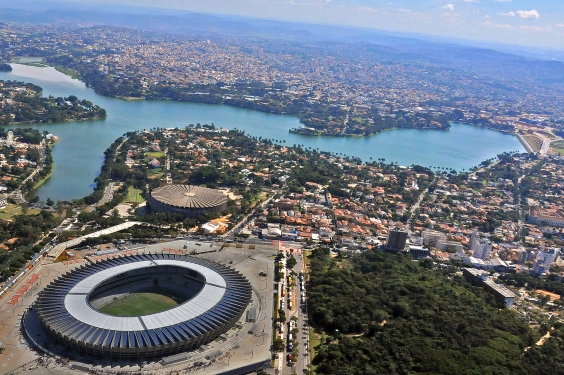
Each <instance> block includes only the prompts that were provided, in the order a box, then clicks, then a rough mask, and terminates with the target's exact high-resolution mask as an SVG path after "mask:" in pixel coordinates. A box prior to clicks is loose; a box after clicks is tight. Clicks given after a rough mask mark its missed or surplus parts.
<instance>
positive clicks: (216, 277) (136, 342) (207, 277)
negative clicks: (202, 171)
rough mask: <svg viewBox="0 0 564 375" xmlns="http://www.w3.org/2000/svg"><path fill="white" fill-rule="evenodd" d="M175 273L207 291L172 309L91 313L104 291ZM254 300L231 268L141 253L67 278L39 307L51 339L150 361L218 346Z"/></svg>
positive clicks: (48, 289) (44, 295) (102, 353)
mask: <svg viewBox="0 0 564 375" xmlns="http://www.w3.org/2000/svg"><path fill="white" fill-rule="evenodd" d="M159 268H160V270H159ZM157 271H158V272H157ZM173 272H176V273H178V274H179V275H181V276H182V277H184V278H185V279H186V280H189V281H190V280H192V281H196V282H198V281H201V282H202V284H203V285H202V286H201V287H198V288H200V289H197V290H196V291H195V294H194V296H192V298H191V299H189V300H188V301H186V302H185V303H182V304H180V305H178V306H176V307H174V308H172V309H169V310H166V311H162V312H159V313H155V314H151V315H143V316H134V317H116V316H111V315H107V314H103V313H101V312H99V311H97V310H96V309H95V308H94V307H93V306H91V303H90V300H91V295H92V294H93V293H94V294H98V295H103V294H104V290H105V291H109V290H112V288H116V287H119V288H122V289H123V288H124V285H126V286H127V285H133V286H134V285H138V284H139V283H143V282H144V281H143V280H145V279H147V278H148V279H151V278H154V275H155V274H158V275H161V276H162V275H166V276H170V275H171V274H172V273H173ZM183 273H185V274H183ZM151 282H154V280H152V281H151ZM187 283H188V281H187ZM100 291H102V292H100ZM251 294H252V288H251V285H250V284H249V282H248V281H247V279H246V278H245V277H244V276H242V275H241V274H240V273H239V272H237V271H235V270H233V269H231V268H228V267H224V266H222V265H219V264H216V263H212V262H208V261H205V260H202V259H197V258H192V257H189V256H180V255H166V254H149V255H147V254H141V255H133V256H127V257H121V258H114V259H111V260H107V261H102V262H97V263H95V264H93V265H89V266H85V267H81V268H79V269H77V270H75V271H73V272H70V273H67V274H65V275H62V276H61V277H59V278H58V279H56V280H55V281H53V282H51V283H50V284H49V285H48V286H47V287H46V288H45V289H44V290H43V291H42V292H41V293H40V294H39V297H38V299H37V301H36V303H35V304H34V307H35V309H36V311H37V315H38V316H39V319H40V322H41V324H42V326H43V328H44V329H45V330H46V332H48V333H49V334H50V335H51V336H53V337H54V338H56V339H57V341H58V342H60V343H61V344H63V345H65V346H67V347H70V348H73V349H77V350H78V351H79V352H80V353H85V354H90V355H94V356H97V357H104V358H111V359H112V360H119V359H137V358H149V359H150V358H155V357H157V358H158V357H162V356H167V355H172V354H176V353H180V352H183V351H187V350H190V349H195V348H198V347H199V346H201V345H204V344H206V343H208V342H210V341H213V340H215V339H216V338H218V337H219V336H220V335H222V334H223V333H225V332H227V331H228V330H229V329H231V328H232V327H233V326H234V325H235V324H236V323H237V321H238V320H239V319H240V318H241V316H242V314H243V313H244V311H245V310H246V307H247V306H248V304H249V302H250V300H251Z"/></svg>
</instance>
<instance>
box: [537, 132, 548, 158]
mask: <svg viewBox="0 0 564 375" xmlns="http://www.w3.org/2000/svg"><path fill="white" fill-rule="evenodd" d="M534 134H535V135H536V136H537V137H539V138H540V139H541V140H542V146H541V148H540V150H539V155H540V156H547V155H548V149H549V148H550V142H551V141H550V138H548V137H547V136H546V135H544V134H541V133H538V132H535V133H534Z"/></svg>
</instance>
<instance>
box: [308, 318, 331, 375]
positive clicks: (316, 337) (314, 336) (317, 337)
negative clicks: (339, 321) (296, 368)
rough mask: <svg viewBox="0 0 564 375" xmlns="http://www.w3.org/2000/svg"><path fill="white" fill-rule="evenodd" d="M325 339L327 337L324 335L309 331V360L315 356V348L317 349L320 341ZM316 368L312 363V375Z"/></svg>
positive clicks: (311, 329)
mask: <svg viewBox="0 0 564 375" xmlns="http://www.w3.org/2000/svg"><path fill="white" fill-rule="evenodd" d="M325 337H327V336H326V335H325V334H319V333H315V331H314V330H313V328H310V329H309V358H311V359H312V360H313V358H315V355H316V354H317V350H316V349H315V348H317V347H318V346H319V345H320V344H321V340H325ZM316 367H317V366H315V365H314V364H313V363H312V364H311V370H312V371H313V373H314V374H315V368H316Z"/></svg>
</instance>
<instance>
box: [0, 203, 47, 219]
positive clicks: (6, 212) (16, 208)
mask: <svg viewBox="0 0 564 375" xmlns="http://www.w3.org/2000/svg"><path fill="white" fill-rule="evenodd" d="M40 211H41V210H38V209H36V208H30V209H29V210H28V211H27V214H28V215H36V214H38V213H39V212H40ZM21 214H22V207H21V206H20V205H17V204H9V205H7V206H6V208H4V209H2V210H0V220H9V219H11V218H12V216H17V215H21Z"/></svg>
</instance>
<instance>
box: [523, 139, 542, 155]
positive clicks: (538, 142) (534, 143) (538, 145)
mask: <svg viewBox="0 0 564 375" xmlns="http://www.w3.org/2000/svg"><path fill="white" fill-rule="evenodd" d="M523 138H525V140H526V141H527V143H528V144H529V145H530V146H531V147H532V148H533V150H534V151H535V152H538V151H539V150H540V149H541V146H542V140H541V139H540V138H539V137H537V136H536V135H525V136H524V137H523Z"/></svg>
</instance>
